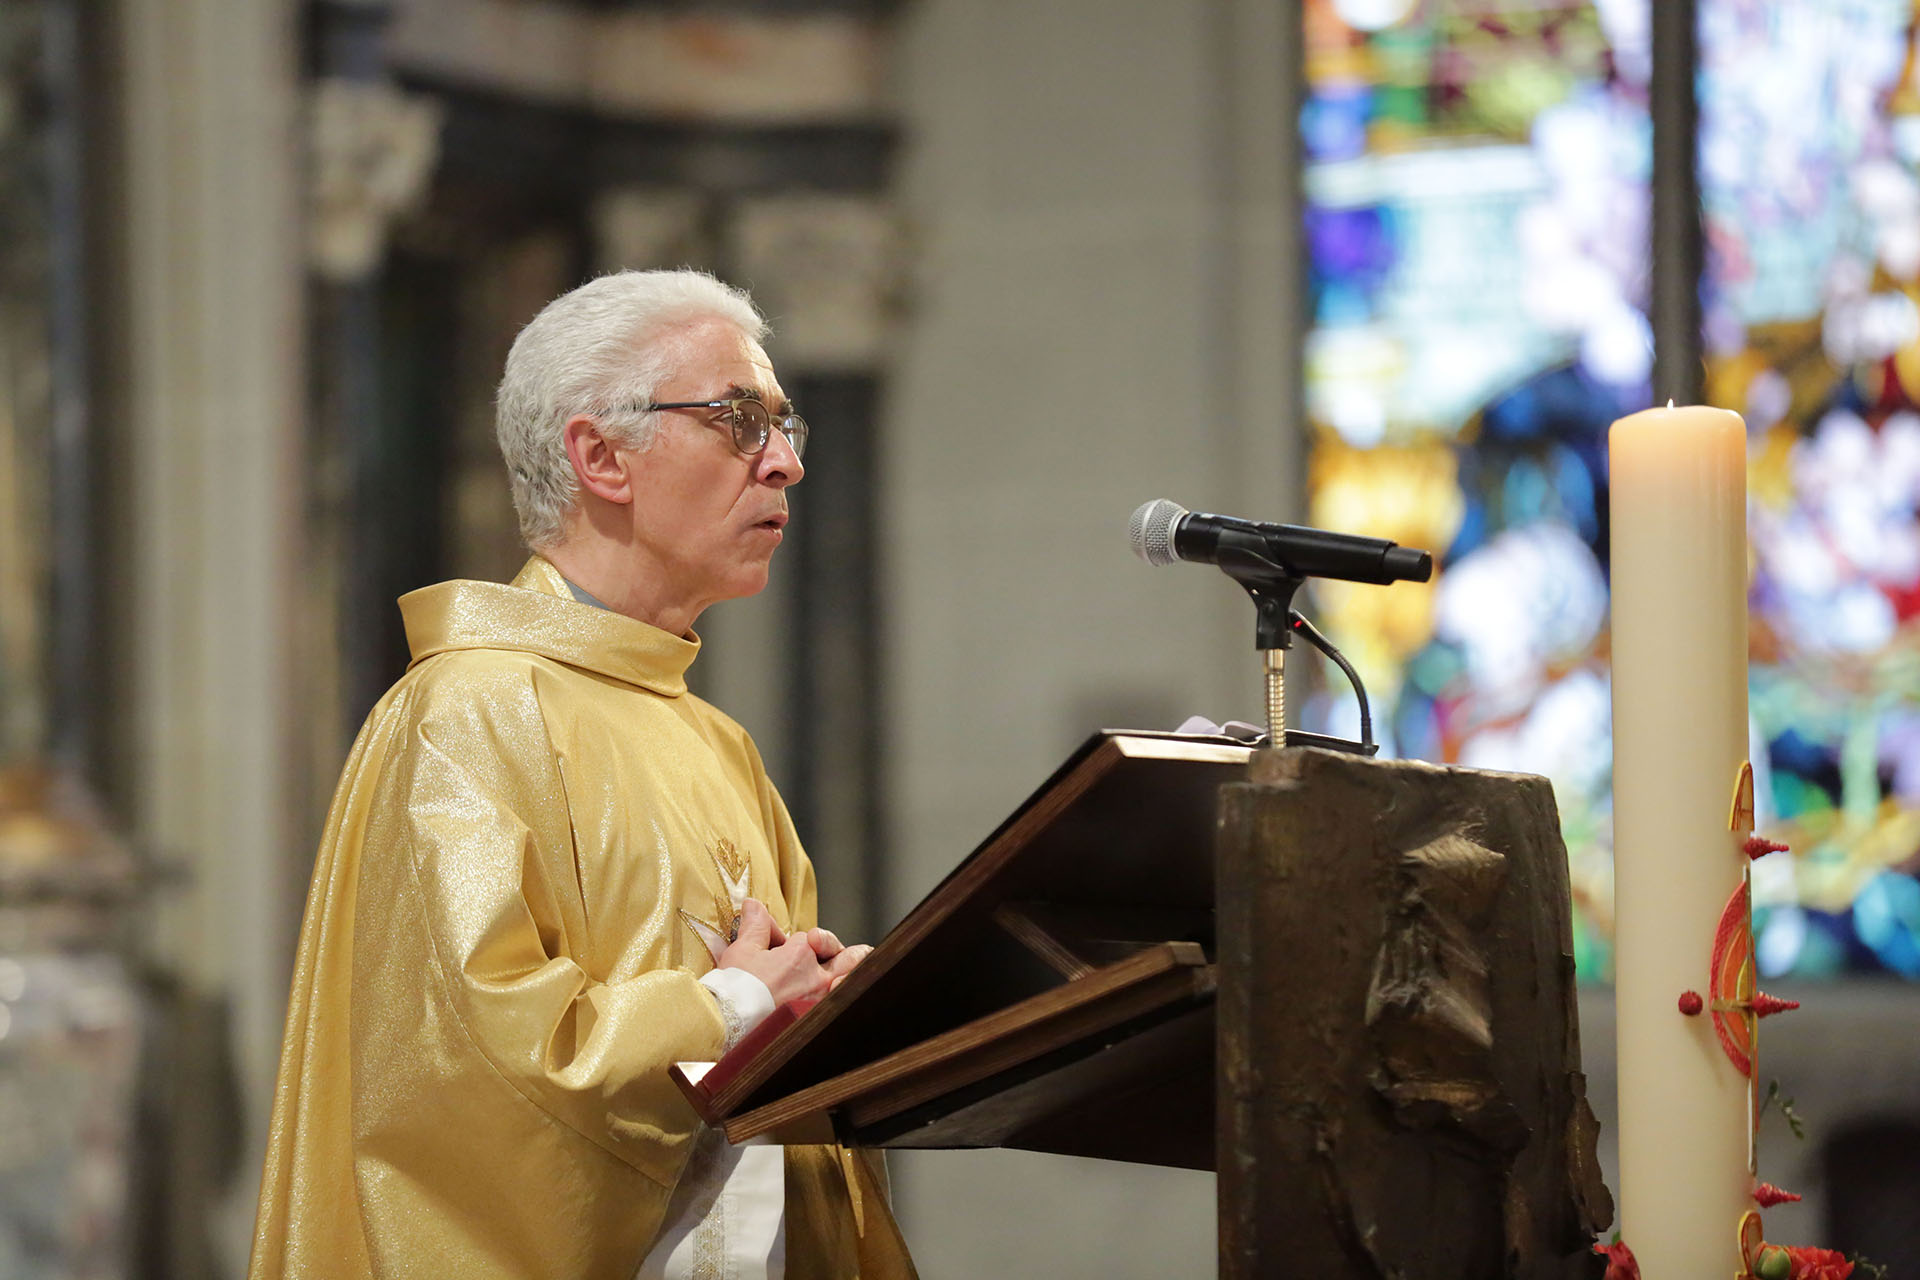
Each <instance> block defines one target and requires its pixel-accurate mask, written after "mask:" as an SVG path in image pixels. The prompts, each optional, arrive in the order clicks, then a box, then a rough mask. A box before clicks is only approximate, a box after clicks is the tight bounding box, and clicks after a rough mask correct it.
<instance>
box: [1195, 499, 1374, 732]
mask: <svg viewBox="0 0 1920 1280" xmlns="http://www.w3.org/2000/svg"><path fill="white" fill-rule="evenodd" d="M1262 549H1263V548H1261V547H1260V544H1259V542H1258V539H1256V538H1252V537H1248V536H1246V535H1244V534H1240V533H1238V532H1234V531H1227V530H1223V531H1222V532H1221V534H1220V544H1219V549H1218V551H1217V553H1216V554H1215V557H1214V563H1216V564H1218V565H1219V566H1220V571H1221V572H1222V573H1224V574H1226V575H1227V576H1228V577H1229V578H1232V579H1233V580H1234V581H1235V582H1237V583H1239V584H1240V586H1241V587H1242V588H1243V589H1244V590H1245V591H1246V593H1247V595H1248V596H1249V597H1251V598H1252V600H1253V610H1254V624H1253V647H1254V648H1256V649H1258V650H1260V655H1261V666H1262V668H1263V670H1264V671H1265V674H1266V681H1267V743H1268V745H1269V746H1273V747H1286V746H1295V747H1306V746H1312V747H1328V748H1331V749H1333V750H1336V751H1353V752H1357V753H1358V754H1360V755H1365V756H1371V755H1373V754H1374V753H1375V752H1377V751H1378V750H1379V749H1380V748H1379V746H1378V744H1376V743H1375V742H1374V740H1373V715H1372V712H1371V710H1370V708H1369V707H1368V705H1367V690H1366V686H1364V685H1363V684H1361V683H1360V674H1359V672H1357V671H1355V670H1354V669H1353V666H1352V664H1351V663H1349V662H1348V661H1347V660H1346V658H1345V657H1344V656H1343V655H1342V654H1341V652H1340V651H1339V650H1338V649H1336V648H1334V647H1333V644H1332V642H1331V641H1329V640H1328V639H1327V638H1326V637H1325V636H1323V635H1321V634H1320V631H1319V629H1318V628H1316V627H1315V626H1314V625H1313V624H1312V623H1311V622H1309V621H1307V620H1306V618H1304V617H1302V616H1301V615H1300V614H1298V613H1295V612H1294V609H1293V597H1294V593H1295V592H1297V591H1299V590H1300V588H1301V587H1302V586H1303V585H1305V583H1306V578H1305V577H1303V576H1302V575H1300V574H1297V573H1295V572H1293V571H1292V570H1291V569H1288V568H1287V567H1286V566H1284V565H1280V564H1276V563H1275V562H1274V561H1272V560H1269V559H1268V558H1267V557H1266V556H1265V555H1263V554H1261V550H1262ZM1296 630H1297V631H1299V632H1301V633H1302V634H1303V635H1305V636H1306V637H1307V639H1308V640H1310V641H1311V642H1312V643H1313V645H1314V647H1315V648H1317V649H1319V650H1320V651H1321V652H1322V653H1325V654H1326V655H1327V656H1328V657H1329V658H1331V659H1333V661H1334V662H1336V663H1338V664H1339V666H1340V669H1341V670H1342V671H1343V672H1345V673H1346V676H1347V679H1348V680H1350V681H1352V683H1353V691H1354V694H1355V695H1356V696H1357V697H1358V698H1359V699H1360V738H1361V740H1360V741H1359V742H1357V743H1356V742H1349V741H1348V740H1346V739H1345V738H1334V737H1329V736H1328V735H1326V734H1321V733H1303V732H1299V731H1295V732H1293V733H1289V732H1288V731H1287V674H1286V673H1287V666H1286V664H1287V650H1288V649H1291V648H1292V647H1293V633H1294V632H1295V631H1296Z"/></svg>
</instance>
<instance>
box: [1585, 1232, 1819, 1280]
mask: <svg viewBox="0 0 1920 1280" xmlns="http://www.w3.org/2000/svg"><path fill="white" fill-rule="evenodd" d="M1593 1251H1594V1252H1595V1253H1599V1254H1604V1255H1606V1259H1607V1275H1606V1280H1640V1264H1639V1263H1637V1262H1635V1261H1634V1260H1633V1250H1631V1249H1629V1248H1627V1246H1626V1245H1625V1244H1622V1243H1621V1242H1620V1241H1618V1240H1616V1241H1614V1242H1613V1243H1612V1244H1597V1245H1595V1246H1593ZM1820 1280H1826V1278H1825V1277H1824V1276H1823V1277H1820Z"/></svg>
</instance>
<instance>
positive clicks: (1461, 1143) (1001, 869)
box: [679, 732, 1611, 1280]
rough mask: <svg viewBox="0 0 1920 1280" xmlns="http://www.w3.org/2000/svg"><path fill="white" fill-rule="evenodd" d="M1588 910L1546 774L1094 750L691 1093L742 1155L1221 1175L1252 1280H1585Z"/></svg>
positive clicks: (1124, 745)
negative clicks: (1049, 1156) (989, 1157)
mask: <svg viewBox="0 0 1920 1280" xmlns="http://www.w3.org/2000/svg"><path fill="white" fill-rule="evenodd" d="M1216 903H1217V904H1218V909H1217V910H1216ZM1569 911H1570V904H1569V901H1568V896H1567V878H1566V855H1565V849H1564V847H1563V846H1562V844H1561V841H1560V835H1559V828H1558V820H1557V816H1556V814H1555V811H1554V806H1553V798H1552V792H1551V790H1550V788H1549V787H1548V785H1547V783H1546V782H1545V780H1544V779H1539V778H1530V777H1524V776H1520V775H1513V774H1493V773H1485V772H1479V771H1474V770H1466V769H1454V768H1440V767H1435V766H1430V765H1423V764H1419V763H1416V762H1402V761H1374V760H1367V759H1364V758H1361V757H1357V756H1349V755H1344V754H1341V753H1338V752H1332V751H1323V750H1316V749H1307V748H1290V749H1287V750H1284V751H1265V750H1262V751H1255V750H1253V749H1251V748H1249V747H1247V746H1246V745H1244V744H1241V743H1237V742H1234V741H1232V740H1230V739H1224V738H1194V737H1183V736H1177V735H1171V734H1148V733H1120V732H1107V733H1101V734H1098V735H1096V736H1095V737H1093V738H1092V739H1091V740H1089V741H1088V742H1087V743H1086V744H1085V745H1083V746H1082V747H1081V748H1080V749H1079V750H1078V751H1077V752H1075V753H1074V754H1073V756H1071V757H1070V758H1069V759H1068V760H1067V761H1066V763H1065V764H1063V765H1062V766H1061V767H1060V768H1059V769H1058V770H1057V771H1056V772H1055V773H1054V775H1053V776H1052V777H1051V778H1049V779H1048V780H1047V782H1046V783H1045V784H1044V785H1043V786H1041V787H1040V789H1039V790H1038V791H1036V792H1035V793H1034V794H1033V795H1032V796H1031V797H1030V798H1029V799H1028V800H1027V801H1026V802H1025V803H1024V804H1022V805H1021V806H1020V808H1019V809H1017V810H1016V811H1015V812H1014V813H1013V815H1012V816H1011V817H1009V818H1008V819H1007V820H1006V821H1005V822H1004V823H1002V824H1001V826H1000V828H999V829H998V830H996V831H995V832H994V833H993V834H992V835H991V836H990V837H988V839H987V840H986V841H985V843H983V844H982V845H981V846H980V847H979V848H978V849H976V850H975V851H974V852H973V853H972V854H971V855H970V856H969V857H968V858H967V859H966V860H965V861H964V862H962V863H961V864H960V866H959V867H958V868H956V869H955V870H954V872H953V873H952V874H951V875H949V876H948V877H947V879H946V880H945V881H943V882H942V883H941V884H940V885H939V887H938V888H936V889H935V890H934V891H933V892H932V893H931V894H929V895H928V896H927V898H926V899H925V900H924V901H922V902H921V903H920V905H919V906H918V907H916V908H914V910H913V911H912V912H911V913H910V914H909V915H908V916H907V917H906V919H905V920H903V921H902V922H901V923H900V925H899V926H898V927H896V928H895V929H894V930H893V931H892V932H891V933H890V934H888V935H887V937H886V939H885V940H884V941H883V942H882V943H881V944H880V945H879V947H878V948H876V949H875V951H874V952H873V954H872V955H871V956H869V957H868V958H867V959H866V961H864V962H863V963H862V964H861V965H860V967H859V968H857V969H856V970H854V972H853V974H852V976H851V977H850V978H848V980H847V981H846V982H844V983H842V984H841V986H840V988H839V990H837V991H835V992H834V993H833V994H832V995H830V996H828V997H827V998H826V999H825V1000H824V1001H822V1002H820V1004H819V1005H818V1006H817V1007H815V1008H813V1009H811V1010H810V1011H807V1012H806V1013H805V1016H804V1017H801V1016H798V1013H797V1011H791V1010H782V1011H781V1012H780V1013H777V1014H776V1015H775V1016H774V1017H773V1018H772V1019H769V1020H768V1022H767V1023H766V1024H763V1026H762V1027H761V1028H760V1029H759V1030H758V1031H757V1032H756V1033H755V1034H754V1035H752V1036H750V1037H749V1038H748V1040H747V1041H745V1042H743V1043H742V1044H741V1045H740V1046H738V1047H737V1048H736V1049H735V1050H734V1051H733V1052H732V1053H730V1054H729V1055H728V1056H727V1058H726V1059H724V1060H723V1061H721V1062H720V1063H719V1064H717V1065H715V1066H714V1067H713V1068H712V1069H711V1070H710V1071H709V1072H708V1073H707V1074H706V1075H705V1076H704V1077H702V1078H701V1079H700V1080H699V1081H698V1082H694V1081H690V1080H688V1079H687V1078H686V1077H684V1076H680V1077H679V1081H680V1084H681V1088H682V1090H683V1091H684V1092H685V1093H686V1094H687V1096H688V1098H689V1100H690V1101H691V1102H692V1103H693V1104H694V1106H695V1108H696V1109H697V1110H698V1111H699V1112H700V1113H701V1115H702V1116H703V1118H705V1119H706V1120H707V1121H708V1123H710V1124H714V1125H716V1126H719V1127H722V1128H724V1129H725V1131H726V1133H727V1136H728V1137H729V1138H731V1139H732V1140H734V1141H736V1142H737V1141H742V1140H745V1139H747V1138H750V1137H755V1136H758V1135H761V1134H772V1135H774V1136H775V1137H776V1138H779V1139H781V1140H785V1141H793V1142H812V1141H824V1140H827V1139H829V1138H831V1139H833V1140H837V1141H840V1142H842V1143H846V1144H848V1145H851V1146H879V1147H989V1146H1000V1147H1018V1148H1023V1149H1026V1150H1032V1151H1049V1152H1056V1153H1060V1154H1066V1155H1078V1156H1097V1157H1102V1158H1106V1159H1113V1160H1128V1161H1135V1162H1141V1163H1151V1164H1165V1165H1174V1166H1180V1167H1185V1168H1196V1169H1215V1170H1217V1172H1218V1175H1219V1202H1220V1274H1221V1275H1222V1276H1223V1277H1232V1278H1235V1280H1238V1278H1240V1277H1255V1276H1261V1277H1264V1276H1276V1275H1303V1276H1304V1275H1311V1276H1315V1277H1325V1278H1328V1280H1334V1278H1338V1277H1355V1278H1356V1280H1357V1278H1359V1277H1388V1276H1402V1275H1404V1276H1419V1277H1421V1278H1422V1280H1449V1278H1451V1277H1459V1278H1460V1280H1468V1278H1469V1277H1471V1278H1473V1280H1479V1278H1480V1277H1491V1276H1523V1277H1534V1276H1552V1277H1560V1276H1596V1277H1597V1276H1598V1274H1599V1271H1598V1270H1596V1269H1594V1267H1593V1264H1594V1263H1595V1262H1596V1261H1597V1259H1594V1258H1593V1257H1592V1255H1591V1254H1590V1253H1589V1252H1588V1248H1589V1245H1590V1243H1591V1241H1592V1238H1593V1234H1594V1232H1596V1231H1598V1230H1599V1229H1600V1228H1601V1227H1603V1226H1605V1225H1606V1222H1607V1220H1608V1219H1609V1218H1610V1217H1611V1203H1610V1201H1609V1200H1608V1199H1607V1193H1606V1189H1605V1187H1604V1186H1603V1185H1602V1184H1601V1182H1600V1179H1599V1176H1598V1172H1597V1168H1598V1166H1597V1163H1596V1161H1595V1158H1594V1140H1595V1137H1596V1126H1595V1124H1594V1121H1593V1117H1592V1114H1591V1112H1590V1111H1589V1110H1588V1108H1587V1105H1586V1100H1585V1095H1584V1077H1583V1076H1582V1075H1581V1074H1580V1070H1579V1067H1580V1058H1579V1030H1578V1024H1577V1015H1576V1010H1575V1005H1574V1000H1573V970H1572V957H1571V923H1570V917H1569Z"/></svg>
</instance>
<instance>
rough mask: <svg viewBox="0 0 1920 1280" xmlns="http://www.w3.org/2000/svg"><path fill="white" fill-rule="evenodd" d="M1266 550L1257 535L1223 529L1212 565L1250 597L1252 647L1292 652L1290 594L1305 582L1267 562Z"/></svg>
mask: <svg viewBox="0 0 1920 1280" xmlns="http://www.w3.org/2000/svg"><path fill="white" fill-rule="evenodd" d="M1265 551H1266V542H1265V540H1264V539H1262V538H1261V537H1260V536H1259V535H1258V534H1252V533H1242V532H1240V531H1239V530H1237V529H1222V530H1221V531H1220V542H1219V549H1218V551H1217V552H1216V554H1215V556H1214V563H1215V564H1217V565H1219V566H1220V572H1222V573H1224V574H1226V575H1227V576H1228V577H1229V578H1232V579H1233V580H1234V581H1235V582H1237V583H1239V584H1240V585H1241V587H1243V588H1244V589H1245V590H1246V593H1247V594H1248V595H1249V596H1251V597H1253V610H1254V623H1253V647H1254V648H1256V649H1291V648H1292V647H1293V625H1292V621H1291V619H1292V616H1293V595H1294V593H1295V592H1296V591H1298V590H1300V588H1301V587H1302V586H1303V585H1305V583H1306V579H1305V578H1304V577H1302V576H1301V575H1299V574H1297V573H1295V572H1293V571H1292V570H1291V569H1288V568H1287V567H1286V566H1284V565H1280V564H1275V563H1274V562H1273V561H1272V560H1269V559H1268V558H1267V557H1266V555H1265V554H1264V552H1265Z"/></svg>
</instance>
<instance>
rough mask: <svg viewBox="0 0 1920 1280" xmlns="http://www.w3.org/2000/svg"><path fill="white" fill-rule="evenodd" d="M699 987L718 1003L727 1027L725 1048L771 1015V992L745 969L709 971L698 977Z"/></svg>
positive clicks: (738, 1040)
mask: <svg viewBox="0 0 1920 1280" xmlns="http://www.w3.org/2000/svg"><path fill="white" fill-rule="evenodd" d="M700 985H701V986H703V987H705V988H706V989H707V990H708V991H711V992H712V993H713V998H714V999H715V1000H716V1001H717V1002H719V1005H720V1017H721V1018H722V1019H723V1020H724V1021H725V1022H726V1024H727V1048H728V1049H731V1048H733V1046H735V1045H737V1044H739V1043H740V1041H741V1039H742V1038H743V1037H744V1036H745V1035H746V1034H747V1032H749V1031H751V1030H753V1029H754V1028H755V1027H757V1026H759V1025H760V1024H761V1023H762V1022H763V1021H765V1020H766V1017H767V1015H768V1014H770V1013H772V1012H773V992H772V991H771V990H769V989H768V987H767V984H766V983H764V982H762V981H760V979H758V978H756V977H754V976H753V975H752V974H750V973H748V972H747V971H746V970H745V969H714V970H711V971H709V972H708V973H706V974H705V975H703V976H702V977H701V979H700Z"/></svg>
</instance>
